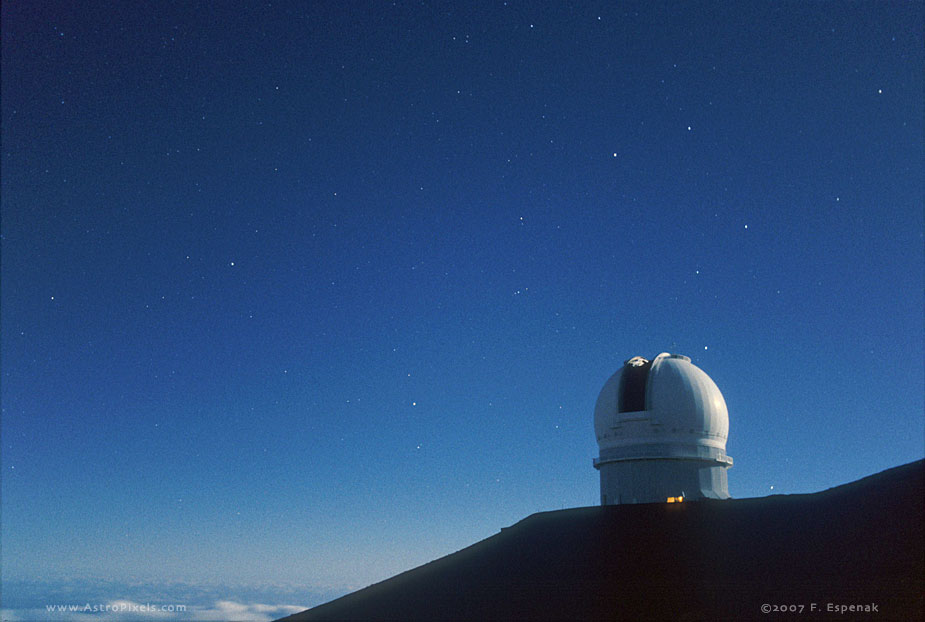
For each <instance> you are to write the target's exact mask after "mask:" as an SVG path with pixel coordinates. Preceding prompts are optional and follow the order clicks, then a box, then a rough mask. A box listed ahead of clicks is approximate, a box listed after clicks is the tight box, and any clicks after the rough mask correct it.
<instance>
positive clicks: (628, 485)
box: [598, 459, 729, 505]
mask: <svg viewBox="0 0 925 622" xmlns="http://www.w3.org/2000/svg"><path fill="white" fill-rule="evenodd" d="M598 468H599V469H600V471H601V505H620V504H625V503H664V502H665V501H666V499H668V497H682V496H683V497H684V498H685V500H691V501H693V500H695V499H728V498H729V482H728V479H727V477H726V469H727V468H728V467H727V466H724V465H722V464H717V463H716V462H714V461H705V460H683V459H682V460H620V461H616V462H604V463H603V464H600V465H599V466H598Z"/></svg>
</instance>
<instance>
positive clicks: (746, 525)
mask: <svg viewBox="0 0 925 622" xmlns="http://www.w3.org/2000/svg"><path fill="white" fill-rule="evenodd" d="M923 473H925V464H923V461H918V462H913V463H910V464H907V465H904V466H900V467H896V468H893V469H889V470H887V471H884V472H882V473H879V474H877V475H873V476H870V477H866V478H864V479H861V480H858V481H856V482H852V483H850V484H846V485H843V486H839V487H837V488H832V489H829V490H826V491H823V492H818V493H814V494H808V495H777V496H771V497H762V498H755V499H739V500H727V501H709V500H707V501H699V502H696V503H693V502H691V503H682V504H647V505H623V506H609V507H588V508H577V509H572V510H562V511H555V512H543V513H539V514H534V515H532V516H529V517H527V518H526V519H524V520H522V521H520V522H518V523H517V524H515V525H513V526H512V527H509V528H506V529H503V530H502V531H501V532H500V533H499V534H497V535H495V536H492V537H490V538H487V539H485V540H482V541H481V542H478V543H476V544H474V545H472V546H470V547H468V548H465V549H463V550H461V551H459V552H457V553H454V554H452V555H448V556H446V557H443V558H441V559H438V560H436V561H434V562H431V563H429V564H425V565H424V566H420V567H418V568H415V569H413V570H410V571H408V572H405V573H402V574H400V575H397V576H395V577H392V578H391V579H388V580H386V581H383V582H381V583H378V584H375V585H372V586H370V587H367V588H365V589H362V590H359V591H357V592H354V593H352V594H348V595H346V596H344V597H342V598H339V599H337V600H334V601H331V602H329V603H326V604H323V605H320V606H318V607H315V608H313V609H309V610H307V611H303V612H301V613H298V614H295V615H293V616H289V617H287V618H284V620H286V622H295V621H296V620H343V619H363V620H386V619H401V620H457V619H472V620H476V619H477V620H513V619H531V620H562V619H569V620H576V619H624V620H641V619H681V620H685V619H687V620H693V619H704V618H709V619H719V618H726V619H756V618H757V619H767V620H771V619H783V618H790V617H801V618H803V619H820V618H821V619H826V618H832V619H834V618H838V619H843V620H844V619H864V618H867V617H869V618H870V619H877V620H893V619H902V620H913V619H922V617H923V609H922V608H923V596H922V594H923V592H925V562H923V554H925V540H923V515H925V508H923V503H925V478H923ZM763 604H769V605H771V606H774V605H796V606H800V605H802V606H803V613H802V614H800V615H797V616H795V615H794V614H793V613H781V612H775V611H772V612H771V613H768V614H765V613H763V612H762V610H761V606H762V605H763ZM830 604H831V605H832V606H835V607H837V606H840V605H844V606H847V605H868V606H870V605H873V606H875V607H876V611H871V612H870V613H865V612H863V611H861V612H858V611H854V612H852V611H847V612H842V613H839V612H838V611H837V609H836V610H835V611H829V606H830Z"/></svg>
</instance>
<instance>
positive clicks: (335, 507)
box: [2, 0, 925, 620]
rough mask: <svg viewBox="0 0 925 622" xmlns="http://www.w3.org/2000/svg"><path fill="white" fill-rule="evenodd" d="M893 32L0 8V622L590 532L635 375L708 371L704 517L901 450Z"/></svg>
mask: <svg viewBox="0 0 925 622" xmlns="http://www.w3.org/2000/svg"><path fill="white" fill-rule="evenodd" d="M922 33H923V5H922V3H921V2H915V3H903V2H853V3H848V2H837V3H825V2H796V3H786V2H784V3H781V2H774V3H771V2H761V3H748V2H724V3H704V2H683V3H680V2H679V3H667V4H661V3H649V2H645V3H639V4H632V3H620V4H616V3H612V2H598V3H593V2H587V3H566V2H518V1H509V2H443V3H433V2H414V3H413V2H399V3H387V2H370V3H359V2H351V3H346V2H343V3H342V2H327V3H319V2H314V3H307V2H293V3H287V2H279V3H277V2H273V3H272V4H264V3H260V4H258V3H232V2H215V3H201V2H152V3H147V4H145V3H140V2H128V3H118V4H110V3H97V2H90V3H72V2H41V3H36V2H22V1H17V0H9V1H6V2H4V3H3V6H2V43H3V48H2V527H3V529H2V551H3V569H2V572H3V580H4V589H3V596H4V603H3V606H4V608H6V609H13V610H17V609H28V608H30V607H42V606H43V605H42V604H43V603H45V602H48V598H49V597H47V595H46V596H42V594H43V593H44V592H43V591H42V590H46V589H47V590H50V592H48V593H51V592H54V593H56V594H57V593H61V592H60V590H62V589H64V588H62V587H61V586H66V585H68V584H69V582H70V583H73V582H83V583H82V585H84V586H86V585H97V586H99V585H111V583H106V581H110V582H112V581H123V582H125V584H124V586H123V587H120V588H113V589H111V590H110V591H109V592H107V593H103V594H102V596H101V598H106V599H108V600H116V599H120V598H125V599H133V598H134V599H135V600H138V599H140V598H143V596H139V595H138V594H139V593H140V592H138V593H136V592H131V590H132V589H135V588H134V587H132V586H136V587H137V586H138V585H142V584H143V585H146V586H148V588H145V589H149V590H155V589H157V590H160V591H159V592H157V594H160V596H159V601H158V602H168V603H172V602H181V603H182V602H187V603H193V602H194V600H195V599H194V597H193V596H191V595H190V594H192V593H193V592H195V590H200V592H196V593H201V594H204V593H206V591H208V590H212V591H211V592H208V593H209V594H212V593H215V594H218V595H217V596H215V599H216V600H222V601H228V602H234V603H238V604H240V605H241V606H242V607H251V608H250V609H247V615H251V616H252V617H254V619H268V618H269V617H273V615H275V614H280V613H281V611H282V610H275V611H269V610H268V611H269V612H268V611H264V612H263V613H261V612H260V611H259V608H254V607H253V606H252V605H253V602H256V601H255V600H254V599H257V598H260V599H261V600H260V602H263V603H270V604H272V605H282V604H288V605H298V606H308V605H312V604H317V603H318V602H320V600H322V599H323V597H322V596H320V595H319V594H322V593H333V592H336V593H342V592H344V591H346V590H348V589H353V588H356V587H360V586H363V585H366V584H368V583H370V582H372V581H376V580H380V579H383V578H386V577H388V576H390V575H392V574H394V573H396V572H399V571H401V570H405V569H408V568H411V567H413V566H416V565H418V564H421V563H424V562H426V561H429V560H431V559H434V558H436V557H439V556H442V555H445V554H447V553H450V552H453V551H455V550H457V549H460V548H462V547H464V546H467V545H468V544H471V543H473V542H475V541H477V540H479V539H482V538H485V537H487V536H490V535H492V534H494V533H496V532H497V531H498V529H500V528H501V527H504V526H507V525H510V524H512V523H514V522H516V521H517V520H519V519H521V518H524V517H526V516H527V515H529V514H531V513H533V512H537V511H543V510H552V509H560V508H563V507H564V508H568V507H576V506H585V505H595V504H597V503H598V487H599V483H598V473H597V472H596V471H595V470H594V469H593V468H592V465H591V460H592V457H593V456H596V455H597V445H596V442H595V439H594V433H593V426H592V413H593V407H594V402H595V400H596V398H597V394H598V391H599V390H600V388H601V386H602V385H603V383H604V381H605V380H606V379H607V378H608V377H609V376H610V375H611V374H612V373H613V372H614V371H616V370H617V369H618V368H619V367H620V366H621V365H622V363H623V361H624V360H625V359H628V358H630V357H631V356H634V355H642V356H645V357H647V358H652V357H654V356H655V355H656V354H658V353H659V352H662V351H670V352H678V353H681V354H686V355H688V356H690V357H691V358H692V359H693V362H694V364H696V365H698V366H699V367H701V368H702V369H703V370H704V371H706V372H707V373H708V374H709V375H710V376H711V377H712V378H713V379H714V380H715V381H716V383H717V385H718V386H719V387H720V389H721V391H722V392H723V394H724V396H725V398H726V402H727V404H728V406H729V413H730V434H729V442H728V445H727V450H728V452H729V454H730V455H731V456H732V457H733V458H734V459H735V466H734V467H733V468H732V469H731V470H730V471H729V490H730V493H731V494H732V495H733V497H739V498H741V497H753V496H764V495H767V494H775V493H800V492H813V491H816V490H820V489H823V488H826V487H829V486H834V485H837V484H841V483H845V482H848V481H851V480H854V479H857V478H859V477H862V476H864V475H868V474H871V473H874V472H877V471H880V470H882V469H885V468H888V467H892V466H896V465H899V464H903V463H906V462H909V461H912V460H916V459H919V458H921V457H922V456H923V453H925V452H923V434H925V431H923V393H925V387H923V338H922V337H923V330H922V326H923V324H922V309H923V296H922V283H923V215H922V214H923V182H922V180H923V95H922V94H923V52H922V50H923V34H922ZM94 582H95V583H94ZM40 585H44V586H46V587H44V588H39V587H36V586H40ZM120 585H122V584H120ZM171 585H173V586H177V585H182V586H183V590H187V591H186V592H182V595H181V590H180V588H178V587H173V588H171V587H169V586H171ZM11 586H12V587H11ZM16 586H19V587H18V588H17V587H16ZM30 586H31V587H30ZM48 586H52V587H48ZM55 586H56V587H55ZM151 586H160V587H157V588H154V587H151ZM165 586H166V587H165ZM216 586H220V587H218V588H216ZM221 586H226V587H221ZM235 586H238V587H235ZM242 586H244V587H242ZM248 586H249V587H250V588H255V587H256V586H267V587H266V590H267V591H266V592H264V593H261V594H260V595H258V596H253V595H251V594H250V593H249V592H247V593H246V589H245V587H248ZM287 586H288V587H287ZM292 586H296V588H292ZM81 589H84V590H86V589H88V588H86V587H84V588H81ZM274 589H276V590H277V592H273V590H274ZM292 589H295V590H296V591H294V592H293V591H291V590H292ZM30 590H31V591H30ZM55 590H58V591H57V592H55ZM216 590H217V591H216ZM285 590H290V592H286V593H285V594H283V592H284V591H285ZM326 590H327V592H325V591H326ZM85 593H86V592H85V591H84V592H80V591H79V590H78V592H77V593H76V595H73V594H74V593H73V592H71V594H72V596H70V597H69V598H70V600H68V598H65V597H64V596H61V597H58V598H56V601H55V602H58V601H62V602H77V603H80V604H83V603H84V602H85V600H87V598H86V597H85ZM150 593H151V592H147V594H150ZM274 594H281V595H280V596H278V600H276V601H273V600H272V599H273V598H274ZM284 597H285V599H284ZM30 599H31V600H30ZM204 606H205V605H204ZM218 609H221V607H218ZM14 613H15V612H14ZM14 613H10V615H11V616H13V615H14ZM203 615H205V614H203ZM242 615H244V614H242ZM261 616H263V618H261ZM55 619H59V618H55ZM60 619H64V618H60ZM68 619H70V618H68ZM81 619H82V618H81ZM94 619H95V620H100V619H103V618H101V617H100V616H96V617H95V618H94Z"/></svg>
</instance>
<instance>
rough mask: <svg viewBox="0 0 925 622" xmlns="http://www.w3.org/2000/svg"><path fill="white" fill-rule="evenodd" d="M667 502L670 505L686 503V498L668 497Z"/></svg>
mask: <svg viewBox="0 0 925 622" xmlns="http://www.w3.org/2000/svg"><path fill="white" fill-rule="evenodd" d="M666 501H668V503H681V502H683V501H684V497H668V499H666Z"/></svg>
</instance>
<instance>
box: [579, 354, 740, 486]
mask: <svg viewBox="0 0 925 622" xmlns="http://www.w3.org/2000/svg"><path fill="white" fill-rule="evenodd" d="M594 431H595V435H596V436H597V443H598V446H599V447H600V457H599V458H597V459H595V460H594V466H595V467H596V468H598V469H600V470H601V478H602V499H605V501H604V503H605V504H607V503H608V501H606V499H608V498H610V499H611V500H612V501H610V502H614V501H613V500H614V499H623V498H627V497H626V494H625V493H626V492H627V491H628V490H631V495H630V496H629V497H628V498H630V499H635V501H632V500H631V501H629V502H643V501H642V500H641V498H646V497H647V496H649V497H652V499H651V500H657V499H658V498H659V496H660V495H661V494H662V492H652V493H651V494H649V493H647V492H646V490H648V489H658V490H659V491H661V490H663V489H666V488H667V489H671V488H672V484H671V482H672V481H681V480H683V479H688V480H691V481H695V482H699V483H695V484H690V483H689V484H687V485H685V486H684V490H685V491H689V492H685V493H684V496H692V497H698V496H700V497H715V498H727V497H728V492H726V491H725V487H726V484H725V470H726V469H727V468H729V467H730V466H732V458H730V457H729V456H727V455H726V437H727V434H728V433H729V412H728V411H727V409H726V401H725V400H724V399H723V394H722V393H720V391H719V388H718V387H717V386H716V383H714V382H713V380H711V379H710V377H709V376H708V375H707V374H706V373H704V371H703V370H701V369H700V368H699V367H697V366H696V365H693V364H692V363H691V360H690V358H688V357H686V356H683V355H681V354H669V353H667V352H663V353H661V354H659V355H658V356H656V357H655V358H654V359H653V360H651V361H649V360H647V359H644V358H642V357H641V356H635V357H633V358H631V359H628V360H627V361H626V362H624V364H623V367H622V368H620V369H619V370H618V371H617V372H616V373H615V374H614V375H613V376H611V377H610V379H608V380H607V382H606V383H604V388H603V389H601V392H600V395H599V396H598V398H597V404H596V405H595V408H594ZM603 467H606V469H604V468H603ZM688 472H690V473H691V474H696V478H694V477H693V475H691V477H688V475H687V473H688ZM631 480H632V481H633V482H634V483H633V485H632V486H629V484H628V482H629V481H631ZM641 480H645V481H647V482H649V484H647V485H646V486H641V485H640V486H637V484H638V483H639V482H640V481H641ZM628 486H629V487H628ZM605 488H606V489H609V490H610V492H611V494H610V495H609V497H608V496H607V495H606V494H605V492H604V489H605ZM613 493H617V494H616V496H615V495H614V494H613ZM664 499H665V497H661V500H662V501H664ZM615 502H617V503H623V502H626V501H615Z"/></svg>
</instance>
